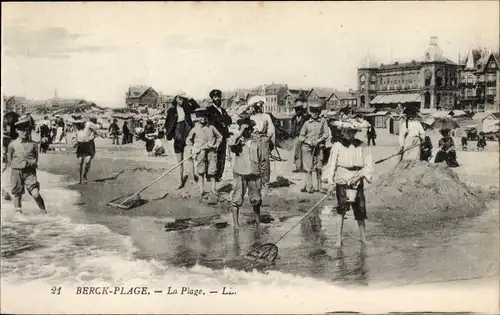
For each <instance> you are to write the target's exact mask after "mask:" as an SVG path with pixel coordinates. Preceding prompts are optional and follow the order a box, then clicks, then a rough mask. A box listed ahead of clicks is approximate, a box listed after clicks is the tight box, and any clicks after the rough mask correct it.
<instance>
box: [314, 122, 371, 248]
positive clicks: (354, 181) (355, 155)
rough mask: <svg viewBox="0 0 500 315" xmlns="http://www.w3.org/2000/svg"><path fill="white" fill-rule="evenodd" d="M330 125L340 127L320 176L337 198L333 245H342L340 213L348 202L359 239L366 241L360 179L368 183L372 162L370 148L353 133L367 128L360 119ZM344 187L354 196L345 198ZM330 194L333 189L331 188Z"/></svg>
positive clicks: (347, 209) (345, 209) (346, 208)
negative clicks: (336, 139) (352, 192)
mask: <svg viewBox="0 0 500 315" xmlns="http://www.w3.org/2000/svg"><path fill="white" fill-rule="evenodd" d="M334 125H335V126H336V127H338V128H340V130H341V138H340V139H339V141H338V142H336V143H334V144H333V146H332V150H331V154H330V159H329V160H328V163H327V165H326V166H325V168H324V170H323V171H324V172H323V178H324V179H325V180H327V181H328V183H329V184H330V185H332V186H333V185H335V195H336V197H337V214H338V215H339V217H338V218H339V219H338V223H339V224H338V226H339V225H340V226H339V228H338V230H337V242H336V247H341V246H342V228H343V224H344V216H345V213H346V212H347V211H349V210H350V207H351V205H352V208H353V211H354V218H355V219H356V221H358V228H359V233H360V237H361V241H362V242H363V243H365V244H368V241H367V240H366V236H365V232H366V231H365V220H366V218H367V216H366V204H365V195H364V186H363V185H364V184H363V182H364V180H366V181H367V182H368V183H370V182H371V179H372V173H373V163H372V156H371V152H370V148H369V147H367V146H366V145H365V144H364V143H363V141H361V140H359V139H356V138H355V135H356V133H357V132H358V131H359V130H361V129H362V128H367V127H368V122H367V121H363V120H359V121H356V120H353V119H351V120H349V121H336V122H335V123H334ZM348 190H350V191H354V192H355V197H354V198H352V197H351V198H349V197H348V195H347V192H348ZM332 193H333V189H332Z"/></svg>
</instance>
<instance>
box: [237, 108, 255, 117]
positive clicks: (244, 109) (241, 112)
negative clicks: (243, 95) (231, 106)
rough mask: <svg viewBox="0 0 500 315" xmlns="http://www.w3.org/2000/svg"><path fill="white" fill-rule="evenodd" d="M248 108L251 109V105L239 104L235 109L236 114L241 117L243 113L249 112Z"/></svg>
mask: <svg viewBox="0 0 500 315" xmlns="http://www.w3.org/2000/svg"><path fill="white" fill-rule="evenodd" d="M250 109H251V107H250V106H249V105H243V106H240V107H238V109H236V115H238V116H240V117H241V116H243V115H245V114H249V110H250Z"/></svg>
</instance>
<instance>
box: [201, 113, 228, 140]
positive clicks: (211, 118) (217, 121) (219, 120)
mask: <svg viewBox="0 0 500 315" xmlns="http://www.w3.org/2000/svg"><path fill="white" fill-rule="evenodd" d="M219 109H220V112H219V110H218V109H217V108H215V106H214V105H212V106H209V107H207V119H208V122H209V124H211V125H212V126H214V127H215V129H217V131H218V132H220V134H221V135H222V137H223V138H225V139H227V138H229V126H230V125H231V124H232V123H233V120H232V119H231V117H230V116H229V115H228V114H227V112H226V110H225V109H224V108H222V107H219ZM221 112H222V113H221Z"/></svg>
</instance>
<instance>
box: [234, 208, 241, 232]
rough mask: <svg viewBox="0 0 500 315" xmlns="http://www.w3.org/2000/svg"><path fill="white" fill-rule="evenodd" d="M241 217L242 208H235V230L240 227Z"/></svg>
mask: <svg viewBox="0 0 500 315" xmlns="http://www.w3.org/2000/svg"><path fill="white" fill-rule="evenodd" d="M239 217H240V207H236V206H233V225H234V227H235V228H239V227H240V222H239Z"/></svg>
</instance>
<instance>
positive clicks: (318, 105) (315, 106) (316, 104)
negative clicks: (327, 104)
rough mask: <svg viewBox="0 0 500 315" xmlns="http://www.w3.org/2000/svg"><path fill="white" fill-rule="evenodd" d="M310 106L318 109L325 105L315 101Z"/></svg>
mask: <svg viewBox="0 0 500 315" xmlns="http://www.w3.org/2000/svg"><path fill="white" fill-rule="evenodd" d="M309 108H310V109H316V110H318V109H321V108H323V105H321V104H319V103H313V104H310V105H309Z"/></svg>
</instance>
